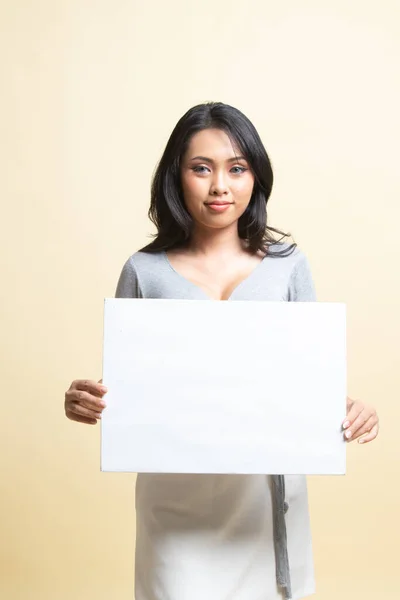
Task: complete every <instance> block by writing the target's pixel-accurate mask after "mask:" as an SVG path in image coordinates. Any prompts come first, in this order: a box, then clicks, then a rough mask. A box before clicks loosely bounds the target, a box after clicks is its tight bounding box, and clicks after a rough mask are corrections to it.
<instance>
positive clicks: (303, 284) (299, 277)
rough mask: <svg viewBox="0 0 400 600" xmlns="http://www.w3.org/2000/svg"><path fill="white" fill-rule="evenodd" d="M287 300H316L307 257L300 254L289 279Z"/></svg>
mask: <svg viewBox="0 0 400 600" xmlns="http://www.w3.org/2000/svg"><path fill="white" fill-rule="evenodd" d="M288 299H289V302H316V301H317V297H316V292H315V286H314V281H313V278H312V275H311V269H310V265H309V262H308V260H307V257H306V256H305V255H304V254H302V255H301V257H300V258H299V260H298V261H297V262H296V264H295V265H294V267H293V270H292V273H291V276H290V281H289V298H288Z"/></svg>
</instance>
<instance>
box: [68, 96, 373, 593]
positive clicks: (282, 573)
mask: <svg viewBox="0 0 400 600" xmlns="http://www.w3.org/2000/svg"><path fill="white" fill-rule="evenodd" d="M272 183H273V174H272V169H271V164H270V161H269V158H268V156H267V153H266V151H265V148H264V146H263V144H262V142H261V140H260V137H259V135H258V133H257V131H256V130H255V128H254V126H253V125H252V123H251V122H250V121H249V120H248V119H247V118H246V117H245V116H244V115H243V114H242V113H241V112H240V111H238V110H237V109H235V108H233V107H231V106H228V105H225V104H222V103H209V104H201V105H199V106H195V107H194V108H192V109H191V110H189V111H188V112H187V113H186V114H185V115H184V116H183V117H182V118H181V119H180V121H179V122H178V124H177V125H176V127H175V129H174V131H173V132H172V135H171V137H170V139H169V141H168V143H167V146H166V149H165V151H164V154H163V156H162V158H161V161H160V163H159V165H158V168H157V171H156V173H155V176H154V179H153V184H152V193H151V206H150V210H149V217H150V218H151V220H152V221H153V223H154V224H155V225H156V227H157V231H158V233H157V235H156V236H155V239H154V241H153V242H152V243H151V244H150V245H148V246H147V247H145V248H143V249H142V250H141V251H140V252H136V253H135V254H134V255H133V256H132V257H131V258H130V259H129V260H128V261H127V262H126V263H125V265H124V267H123V270H122V273H121V276H120V278H119V282H118V286H117V292H116V296H117V297H125V298H126V297H129V298H131V297H134V298H137V297H140V298H176V299H178V298H184V299H195V300H253V299H254V300H265V301H277V300H279V301H315V292H314V286H313V282H312V277H311V274H310V269H309V265H308V262H307V259H306V257H305V256H304V254H303V253H302V252H301V251H300V250H299V249H298V248H297V247H296V245H295V244H291V245H290V244H288V243H283V242H282V240H283V239H284V238H285V237H287V236H285V235H284V234H282V232H280V231H278V230H276V229H273V228H271V227H269V226H267V210H266V208H267V202H268V199H269V196H270V194H271V189H272ZM274 234H279V235H280V239H279V240H276V239H275V237H274ZM210 343H211V344H212V340H210ZM105 393H106V389H105V388H104V387H103V386H101V384H97V383H95V382H93V381H75V382H73V383H72V385H71V387H70V389H69V390H68V391H67V392H66V399H65V410H66V415H67V417H68V418H70V419H72V420H75V421H80V422H82V423H91V424H94V423H96V422H97V420H98V419H100V418H101V413H102V410H103V409H104V407H105V403H104V401H103V397H104V394H105ZM347 413H348V414H347V417H346V419H345V421H344V423H343V428H344V431H345V435H346V438H347V439H348V440H355V439H358V440H359V441H360V442H369V441H371V440H373V439H374V438H375V437H376V436H377V434H378V418H377V415H376V413H375V411H374V410H373V409H371V408H368V407H366V406H365V405H364V404H363V403H361V402H353V401H351V400H350V399H348V411H347ZM284 484H285V485H284ZM284 493H286V500H285V497H284ZM279 503H280V504H279ZM288 506H289V510H288V511H287V514H286V518H284V517H283V513H284V512H286V510H287V507H288ZM136 509H137V545H136V586H135V587H136V599H137V600H200V599H201V600H214V599H215V600H261V599H265V600H275V599H281V598H282V597H285V598H291V597H293V598H303V597H305V596H308V595H310V594H312V593H313V592H314V575H313V562H312V553H311V537H310V527H309V516H308V504H307V488H306V479H305V477H304V476H291V477H288V476H286V477H285V478H284V479H283V477H279V476H274V477H269V476H258V475H255V476H243V475H242V476H233V475H230V476H224V475H204V476H201V475H154V474H150V475H143V474H140V475H139V476H138V479H137V488H136ZM285 520H286V522H285ZM285 525H286V527H287V531H286V529H285ZM286 535H287V538H286Z"/></svg>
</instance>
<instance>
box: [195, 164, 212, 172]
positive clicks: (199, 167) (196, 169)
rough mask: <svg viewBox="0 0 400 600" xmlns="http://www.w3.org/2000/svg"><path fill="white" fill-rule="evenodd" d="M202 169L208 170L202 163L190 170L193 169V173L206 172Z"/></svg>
mask: <svg viewBox="0 0 400 600" xmlns="http://www.w3.org/2000/svg"><path fill="white" fill-rule="evenodd" d="M203 169H206V170H207V171H208V170H209V169H208V168H207V167H205V166H204V165H198V166H197V167H193V169H192V170H193V171H194V172H195V173H200V174H202V173H206V171H204V170H203Z"/></svg>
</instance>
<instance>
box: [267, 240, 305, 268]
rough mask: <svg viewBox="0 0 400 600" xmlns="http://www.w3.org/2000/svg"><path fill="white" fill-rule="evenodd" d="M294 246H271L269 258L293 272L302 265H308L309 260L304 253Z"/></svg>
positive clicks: (284, 244)
mask: <svg viewBox="0 0 400 600" xmlns="http://www.w3.org/2000/svg"><path fill="white" fill-rule="evenodd" d="M292 246H293V244H289V243H288V242H280V243H275V244H271V245H270V246H269V252H268V254H267V257H268V256H269V258H270V259H271V260H274V261H277V262H279V263H281V266H284V267H285V268H286V269H288V270H289V271H291V272H292V271H295V270H296V268H298V267H300V266H301V265H304V264H307V265H308V259H307V256H306V255H305V254H304V252H303V251H302V250H301V249H300V248H299V247H298V246H294V247H292Z"/></svg>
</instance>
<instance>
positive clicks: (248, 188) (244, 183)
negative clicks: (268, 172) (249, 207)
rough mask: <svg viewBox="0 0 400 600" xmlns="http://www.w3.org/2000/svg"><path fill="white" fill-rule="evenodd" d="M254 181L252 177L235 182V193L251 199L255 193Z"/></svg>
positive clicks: (245, 198) (244, 198)
mask: <svg viewBox="0 0 400 600" xmlns="http://www.w3.org/2000/svg"><path fill="white" fill-rule="evenodd" d="M253 187H254V181H253V180H252V179H247V178H246V179H244V178H243V179H240V180H238V181H237V182H236V183H235V187H234V189H235V193H236V194H237V195H238V196H240V197H241V198H242V199H243V200H250V198H251V194H252V193H253Z"/></svg>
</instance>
